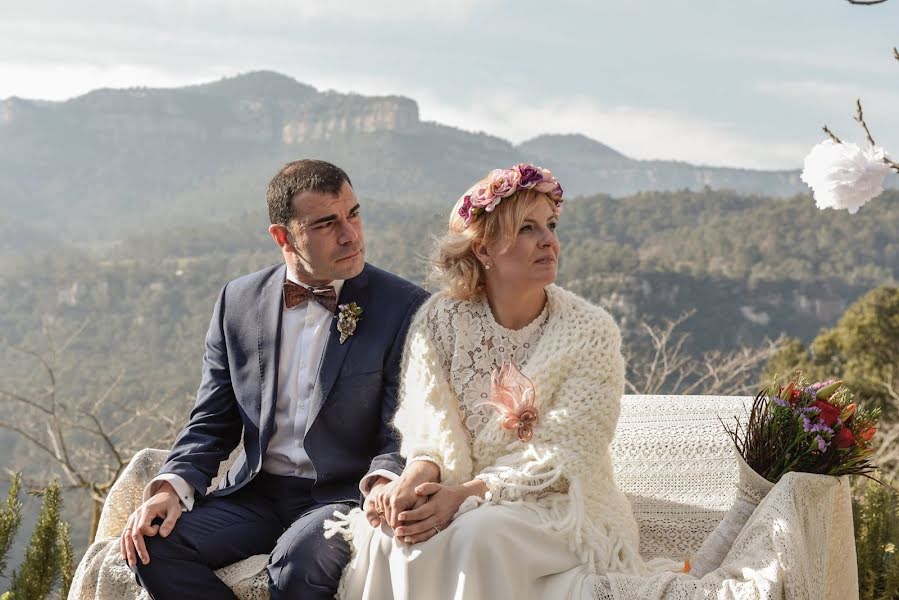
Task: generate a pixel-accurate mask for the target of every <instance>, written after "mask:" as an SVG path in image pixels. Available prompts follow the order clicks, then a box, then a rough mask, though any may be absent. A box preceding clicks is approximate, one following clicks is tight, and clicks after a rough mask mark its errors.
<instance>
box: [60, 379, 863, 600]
mask: <svg viewBox="0 0 899 600" xmlns="http://www.w3.org/2000/svg"><path fill="white" fill-rule="evenodd" d="M748 401H749V399H747V398H732V397H718V396H624V397H623V398H622V401H621V416H620V418H619V421H618V427H617V430H616V437H615V441H614V443H613V454H614V468H615V474H616V479H617V481H618V485H619V487H620V488H621V489H622V490H623V491H624V492H625V494H627V496H628V499H629V500H630V502H631V505H632V507H633V512H634V516H635V517H636V519H637V523H638V525H639V528H640V552H641V554H642V555H643V556H644V557H645V558H653V557H660V556H664V557H669V558H675V559H680V558H687V557H689V556H691V555H692V554H693V552H695V551H696V550H697V549H698V548H699V546H700V544H701V543H702V540H703V539H704V538H705V536H706V535H707V534H708V533H709V532H710V531H711V530H712V529H713V528H714V527H715V525H716V524H717V522H718V521H719V520H720V519H721V517H722V516H723V514H724V513H725V512H726V510H727V508H728V507H729V506H730V503H731V502H732V500H733V497H734V482H735V480H736V472H737V467H736V462H735V460H734V458H733V455H732V451H731V448H730V444H729V443H728V438H727V436H726V435H725V434H724V433H723V431H722V428H721V423H720V422H719V420H718V419H719V417H720V418H723V419H725V420H728V419H730V418H732V416H734V415H742V414H743V406H744V403H746V402H748ZM165 455H166V453H165V451H162V450H144V451H141V452H140V453H138V454H137V455H136V456H135V457H134V459H133V460H132V461H131V464H130V465H129V466H128V468H127V469H126V470H125V472H124V473H123V474H122V476H121V477H120V478H119V480H118V481H117V482H116V484H115V486H114V487H113V489H112V491H111V492H110V496H109V498H108V499H107V502H106V505H105V507H104V509H103V515H102V517H101V520H100V527H99V531H98V534H97V541H96V542H95V543H94V544H93V545H92V546H91V547H90V548H89V549H88V552H87V554H86V555H85V556H84V558H83V559H82V561H81V563H80V564H79V566H78V571H77V573H76V576H75V581H74V583H73V585H72V589H71V592H70V594H69V598H74V599H82V598H83V599H96V600H119V599H123V598H141V599H146V598H147V596H146V594H142V592H141V590H140V588H139V587H138V586H137V585H136V584H135V583H134V576H133V574H132V573H131V571H129V570H128V568H127V566H126V565H125V563H124V562H123V561H122V560H121V559H119V557H118V535H119V533H120V532H121V530H122V528H123V527H124V526H125V519H126V518H127V516H128V514H130V512H131V511H132V510H134V508H135V507H136V506H137V505H138V504H139V503H140V499H141V494H142V492H143V488H144V486H145V485H146V483H147V482H148V481H149V480H150V479H152V477H153V476H154V475H155V474H156V472H157V470H158V468H159V467H160V466H161V465H162V462H163V460H164V459H165ZM267 558H268V557H267V556H264V555H260V556H254V557H251V558H249V559H247V560H245V561H242V562H240V563H236V564H235V565H232V566H229V567H226V568H225V569H222V570H220V571H219V572H218V574H219V576H220V577H221V578H222V579H223V580H224V581H225V582H226V583H227V584H228V585H229V586H231V588H232V589H233V590H234V591H235V594H236V595H237V596H238V597H239V598H253V599H255V598H266V597H267V595H268V594H267V590H266V575H265V564H266V561H267ZM596 598H597V599H598V600H612V599H616V600H622V599H627V600H631V599H643V598H646V599H652V598H658V599H665V600H681V599H687V598H690V599H698V598H703V599H704V598H734V599H740V600H743V599H747V600H748V599H753V600H755V599H757V598H789V599H791V600H792V599H803V598H809V599H818V598H823V599H828V600H852V599H855V598H858V582H857V572H856V565H855V543H854V538H853V531H852V508H851V503H850V498H849V486H848V482H847V481H846V480H845V479H835V478H832V477H825V476H818V475H806V474H793V475H789V476H787V477H785V478H784V479H783V480H782V481H781V482H780V483H778V484H777V485H776V486H775V487H774V489H773V490H772V491H771V493H770V494H769V495H768V497H766V498H765V500H764V501H763V502H762V504H761V505H760V506H759V508H758V509H757V510H756V512H755V513H754V514H753V516H752V518H751V519H750V521H749V523H747V525H746V527H745V528H744V529H743V532H742V533H741V534H740V536H739V537H738V539H737V540H736V543H735V545H734V548H733V549H732V550H731V552H730V553H729V554H728V556H727V557H726V558H725V560H724V563H723V565H722V566H721V568H719V569H717V570H716V571H713V572H712V573H709V574H708V575H707V576H706V577H704V578H703V579H701V580H697V579H696V578H694V577H691V576H690V575H688V574H675V573H666V574H661V575H656V576H652V577H639V576H614V575H613V576H611V577H610V578H599V579H598V580H597V591H596Z"/></svg>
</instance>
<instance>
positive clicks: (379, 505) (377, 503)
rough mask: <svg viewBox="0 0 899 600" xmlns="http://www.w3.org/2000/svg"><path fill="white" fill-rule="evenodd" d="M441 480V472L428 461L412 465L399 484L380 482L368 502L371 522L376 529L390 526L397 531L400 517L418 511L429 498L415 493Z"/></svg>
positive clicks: (396, 482)
mask: <svg viewBox="0 0 899 600" xmlns="http://www.w3.org/2000/svg"><path fill="white" fill-rule="evenodd" d="M439 479H440V469H439V468H438V467H437V465H435V464H434V463H432V462H428V461H416V462H414V463H412V464H411V465H408V466H407V467H406V469H405V470H404V471H403V474H402V476H400V478H399V479H397V480H395V481H390V482H387V483H383V482H384V481H386V479H383V478H382V479H379V480H378V482H377V483H376V484H375V485H374V486H373V487H372V490H371V492H370V493H369V495H368V497H367V498H366V499H365V515H366V517H367V518H368V522H369V523H371V525H372V527H378V526H380V524H381V522H386V523H387V524H388V525H389V526H390V527H392V528H394V529H396V528H397V527H398V526H399V524H400V523H399V521H398V517H399V514H400V513H401V512H403V511H404V510H411V509H413V508H418V507H419V506H421V505H422V504H424V502H425V501H427V497H422V496H421V495H420V494H416V493H415V488H416V487H417V486H419V485H421V484H422V483H427V482H433V481H438V480H439Z"/></svg>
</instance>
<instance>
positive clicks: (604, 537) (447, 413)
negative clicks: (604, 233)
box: [395, 285, 646, 573]
mask: <svg viewBox="0 0 899 600" xmlns="http://www.w3.org/2000/svg"><path fill="white" fill-rule="evenodd" d="M547 297H548V302H549V313H550V314H549V320H548V322H547V324H546V328H545V331H544V333H543V335H542V337H541V339H540V341H539V343H538V346H537V348H536V349H534V351H533V352H532V354H531V356H530V358H529V360H528V363H527V365H525V367H524V368H523V372H524V374H525V375H526V376H527V377H528V378H529V379H530V380H531V381H532V382H533V383H534V386H535V388H536V390H537V394H536V407H537V410H538V411H539V421H538V423H537V424H536V425H535V426H534V433H533V438H532V439H531V441H530V442H529V443H523V442H521V441H519V440H518V439H517V437H516V434H515V433H514V432H513V431H510V430H506V429H503V428H502V427H500V426H499V424H496V425H495V426H490V427H486V428H484V430H483V431H482V432H480V433H479V434H478V435H477V438H476V439H475V440H474V441H473V442H472V440H471V438H470V436H469V433H468V431H467V430H466V429H465V427H464V425H463V423H462V419H461V417H460V410H459V403H458V400H457V398H456V396H455V395H454V393H453V391H452V385H451V383H452V382H451V379H452V378H453V377H454V373H451V372H449V370H448V368H447V365H448V364H449V361H448V360H447V357H445V356H441V352H440V351H439V350H438V349H437V345H436V344H435V340H434V339H432V336H433V332H434V328H433V327H431V326H429V323H428V321H429V320H431V321H433V319H437V318H439V315H440V314H441V309H442V308H444V309H445V308H447V306H448V304H450V303H459V302H460V301H458V300H453V299H451V298H448V297H446V296H445V295H444V294H436V295H435V296H434V297H432V298H431V299H430V300H429V301H428V302H427V303H426V304H425V305H424V306H422V308H421V309H420V311H419V313H418V314H417V315H416V318H415V320H414V322H413V324H412V326H411V328H410V331H409V335H408V338H407V339H408V341H407V345H406V351H405V355H404V359H403V375H402V386H401V391H400V398H401V402H400V406H399V409H398V411H397V414H396V419H395V424H396V427H397V430H398V431H399V433H400V435H401V436H402V447H401V452H402V454H403V456H404V457H406V458H407V459H415V458H417V457H428V458H429V459H431V460H434V461H435V462H437V463H438V464H439V466H440V467H441V477H442V481H443V482H444V483H446V484H450V485H452V484H459V483H463V482H465V481H469V480H471V479H472V478H474V477H475V476H478V477H479V478H482V479H484V480H485V481H486V482H487V484H488V487H489V489H490V492H491V494H490V496H491V499H490V501H492V502H526V503H528V504H530V505H532V507H533V508H534V509H535V514H537V515H538V516H539V518H540V519H541V520H542V521H544V522H545V524H546V525H547V526H549V527H552V528H553V529H555V530H557V531H558V532H560V534H562V535H567V536H569V539H570V544H571V547H572V549H573V550H575V551H576V552H577V553H578V555H579V557H580V558H581V560H582V561H583V562H584V564H586V565H587V566H588V567H589V568H591V570H596V571H598V572H605V571H609V570H613V571H618V572H632V573H635V572H644V571H645V568H646V567H645V565H644V563H643V561H642V559H641V558H640V555H639V553H638V534H637V524H636V521H635V520H634V517H633V514H632V512H631V508H630V504H629V503H628V501H627V498H626V497H625V496H624V494H623V493H622V492H621V491H620V490H619V489H618V487H617V486H616V484H615V479H614V474H613V469H612V458H611V455H610V452H609V444H610V442H611V440H612V436H613V435H614V432H615V426H616V423H617V421H618V415H619V411H620V399H621V395H622V393H623V391H624V360H623V358H622V356H621V351H620V347H621V335H620V333H619V331H618V327H617V325H616V324H615V322H614V321H613V319H612V317H611V316H610V315H609V314H608V313H607V312H606V311H605V310H603V309H602V308H599V307H597V306H594V305H592V304H590V303H589V302H587V301H586V300H584V299H583V298H580V297H578V296H576V295H575V294H573V293H571V292H568V291H566V290H563V289H562V288H559V287H557V286H554V285H552V286H549V287H548V288H547ZM479 305H480V306H481V307H483V308H482V310H489V308H487V304H486V303H484V302H481V303H479ZM466 308H467V309H471V308H472V307H471V306H469V307H466ZM458 321H459V322H458V323H457V326H458V328H457V329H456V330H455V331H451V332H447V335H446V336H442V337H444V338H445V339H443V340H442V341H441V343H442V344H443V346H444V347H446V339H449V340H450V342H451V348H452V349H455V348H453V345H454V346H455V347H460V346H464V345H465V344H464V343H463V342H465V341H471V340H470V339H469V340H466V336H475V335H479V336H480V335H483V332H481V331H478V330H477V328H476V327H474V326H472V323H471V322H470V321H465V320H458ZM431 324H433V323H431ZM466 325H469V326H468V327H466ZM477 341H479V338H476V339H475V343H477ZM448 349H450V348H448ZM473 447H474V448H475V452H473V451H472V448H473ZM559 491H562V492H564V493H557V492H559Z"/></svg>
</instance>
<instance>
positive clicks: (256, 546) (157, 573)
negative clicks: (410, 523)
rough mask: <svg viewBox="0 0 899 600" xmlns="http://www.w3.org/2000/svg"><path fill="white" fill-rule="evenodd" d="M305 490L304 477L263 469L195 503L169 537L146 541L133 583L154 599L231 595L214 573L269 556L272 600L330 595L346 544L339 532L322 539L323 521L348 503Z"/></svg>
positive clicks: (340, 570) (309, 485) (308, 485)
mask: <svg viewBox="0 0 899 600" xmlns="http://www.w3.org/2000/svg"><path fill="white" fill-rule="evenodd" d="M311 488H312V480H310V479H301V478H298V477H282V476H279V475H271V474H268V473H264V472H263V473H260V474H259V475H257V476H256V478H254V479H253V481H251V482H250V483H249V484H247V486H245V487H244V488H242V489H240V490H238V491H237V492H235V493H234V494H231V495H229V496H226V497H222V498H217V497H209V498H207V499H204V500H198V501H197V503H196V504H195V505H194V508H193V510H191V511H190V512H186V513H184V514H182V515H181V518H179V519H178V522H177V523H176V524H175V528H174V529H173V530H172V532H171V533H170V534H169V536H168V537H166V538H163V537H160V536H158V535H156V536H153V537H146V538H144V539H145V541H146V544H147V552H148V553H149V555H150V562H149V564H146V565H143V564H141V562H140V560H139V559H138V561H137V565H136V566H135V567H133V570H134V572H135V574H136V575H137V581H138V583H140V585H141V586H143V588H144V589H145V590H147V592H148V593H149V594H150V596H152V597H153V598H154V599H155V600H168V599H170V598H178V599H189V598H197V599H200V598H202V599H204V600H214V599H215V600H217V599H219V598H221V599H225V598H227V599H229V600H231V599H233V598H234V594H233V593H232V592H231V590H230V589H228V587H227V586H226V585H225V584H223V583H222V582H221V580H220V579H219V578H218V577H216V576H215V573H213V571H214V570H215V569H218V568H221V567H224V566H226V565H229V564H231V563H235V562H237V561H239V560H242V559H244V558H247V557H249V556H253V555H255V554H269V555H270V558H269V564H268V576H269V592H270V594H271V598H272V600H279V599H281V598H290V599H292V600H306V599H319V598H320V599H322V600H324V599H325V598H328V599H331V598H333V597H334V594H335V593H336V591H337V584H338V582H339V581H340V576H341V574H342V573H343V568H344V566H345V565H346V564H347V562H348V561H349V558H350V549H349V546H348V544H347V543H346V541H344V540H343V538H342V537H341V536H339V535H336V536H334V537H332V538H330V539H325V538H324V535H323V527H322V523H323V522H324V520H325V519H328V518H330V517H331V516H332V514H333V512H334V511H335V510H342V511H344V512H345V511H347V510H349V509H350V508H352V505H349V504H319V503H317V502H315V501H314V500H313V499H312V497H311V495H310V490H311ZM161 522H162V521H161V520H157V523H161Z"/></svg>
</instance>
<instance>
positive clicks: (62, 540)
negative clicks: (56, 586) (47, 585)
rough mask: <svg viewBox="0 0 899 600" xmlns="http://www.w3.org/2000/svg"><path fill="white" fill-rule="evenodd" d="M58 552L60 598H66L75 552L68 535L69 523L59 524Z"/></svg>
mask: <svg viewBox="0 0 899 600" xmlns="http://www.w3.org/2000/svg"><path fill="white" fill-rule="evenodd" d="M58 539H59V552H60V563H61V564H60V567H61V573H60V578H61V579H62V581H61V585H60V587H61V593H60V596H61V597H62V598H67V597H68V595H69V588H70V587H72V579H73V578H74V577H75V566H76V564H75V552H74V551H73V550H72V541H71V539H70V537H69V524H68V523H60V524H59V536H58Z"/></svg>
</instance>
